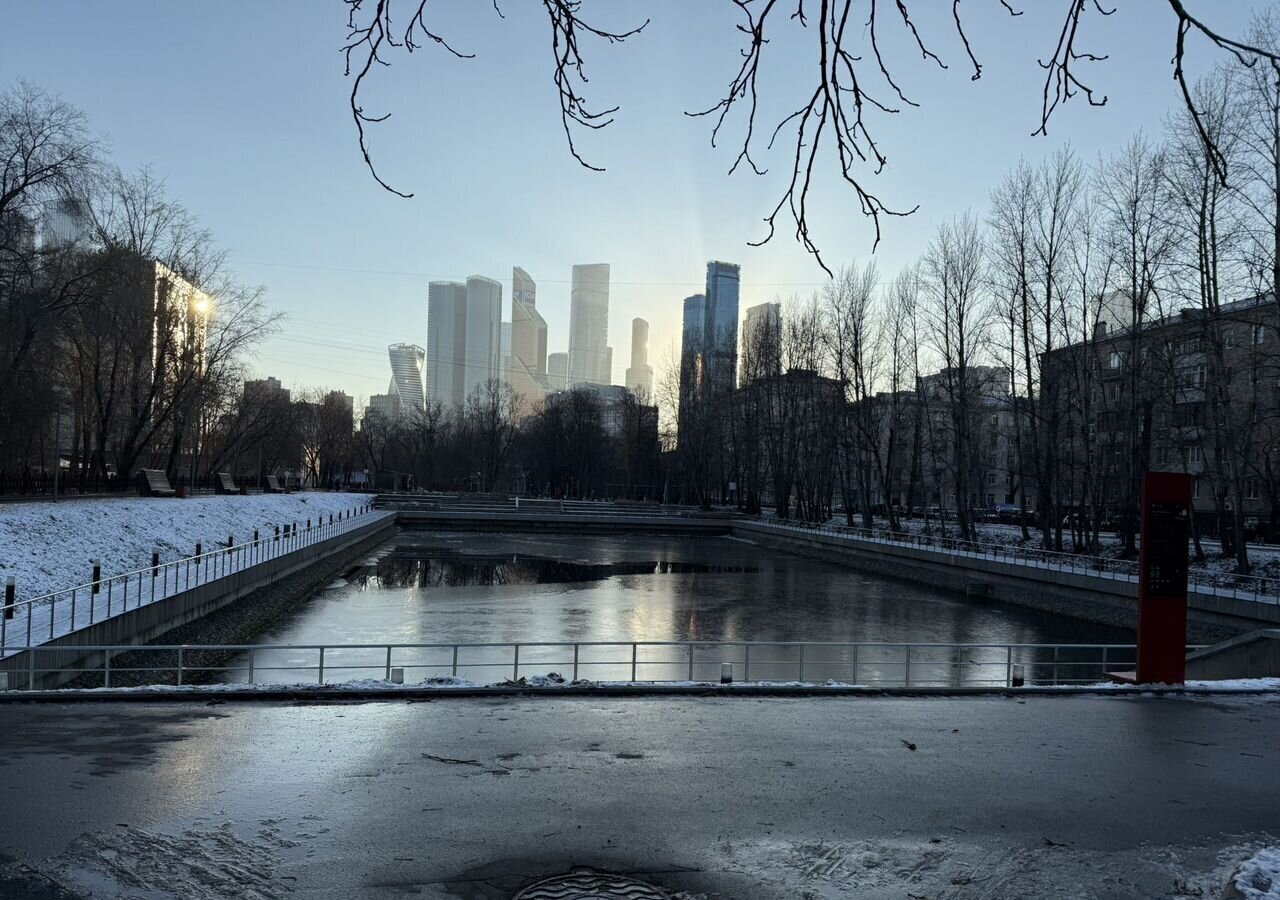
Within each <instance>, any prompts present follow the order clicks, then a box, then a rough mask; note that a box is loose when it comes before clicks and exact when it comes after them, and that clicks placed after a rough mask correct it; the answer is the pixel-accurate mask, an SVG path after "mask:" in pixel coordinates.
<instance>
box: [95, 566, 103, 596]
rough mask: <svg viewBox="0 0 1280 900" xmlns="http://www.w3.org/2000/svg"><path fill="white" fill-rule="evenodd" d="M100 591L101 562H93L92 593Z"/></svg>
mask: <svg viewBox="0 0 1280 900" xmlns="http://www.w3.org/2000/svg"><path fill="white" fill-rule="evenodd" d="M100 590H102V560H100V559H95V560H93V593H94V594H97V593H98V592H99V591H100Z"/></svg>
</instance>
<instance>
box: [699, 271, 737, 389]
mask: <svg viewBox="0 0 1280 900" xmlns="http://www.w3.org/2000/svg"><path fill="white" fill-rule="evenodd" d="M738 280H739V268H738V266H737V265H735V264H734V263H726V262H719V261H717V260H712V261H711V262H709V263H707V308H706V325H705V332H704V335H703V359H704V364H705V366H706V383H707V387H708V389H709V390H710V391H711V392H712V393H713V394H726V393H728V392H730V391H732V390H733V389H734V388H735V387H737V386H738Z"/></svg>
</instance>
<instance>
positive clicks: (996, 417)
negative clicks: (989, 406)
mask: <svg viewBox="0 0 1280 900" xmlns="http://www.w3.org/2000/svg"><path fill="white" fill-rule="evenodd" d="M999 424H1000V416H999V415H998V414H997V413H992V414H991V427H992V428H995V427H996V426H997V425H999Z"/></svg>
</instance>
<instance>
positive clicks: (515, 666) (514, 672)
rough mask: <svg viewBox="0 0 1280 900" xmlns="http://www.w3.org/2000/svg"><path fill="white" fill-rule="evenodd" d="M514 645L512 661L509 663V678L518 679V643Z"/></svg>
mask: <svg viewBox="0 0 1280 900" xmlns="http://www.w3.org/2000/svg"><path fill="white" fill-rule="evenodd" d="M514 646H515V653H514V655H513V657H512V660H513V661H512V663H511V680H512V681H519V680H520V645H519V644H515V645H514Z"/></svg>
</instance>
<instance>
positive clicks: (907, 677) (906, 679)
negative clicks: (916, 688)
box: [902, 644, 911, 687]
mask: <svg viewBox="0 0 1280 900" xmlns="http://www.w3.org/2000/svg"><path fill="white" fill-rule="evenodd" d="M906 649H907V665H906V669H905V671H904V672H903V679H902V685H903V687H911V645H910V644H907V645H906Z"/></svg>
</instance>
